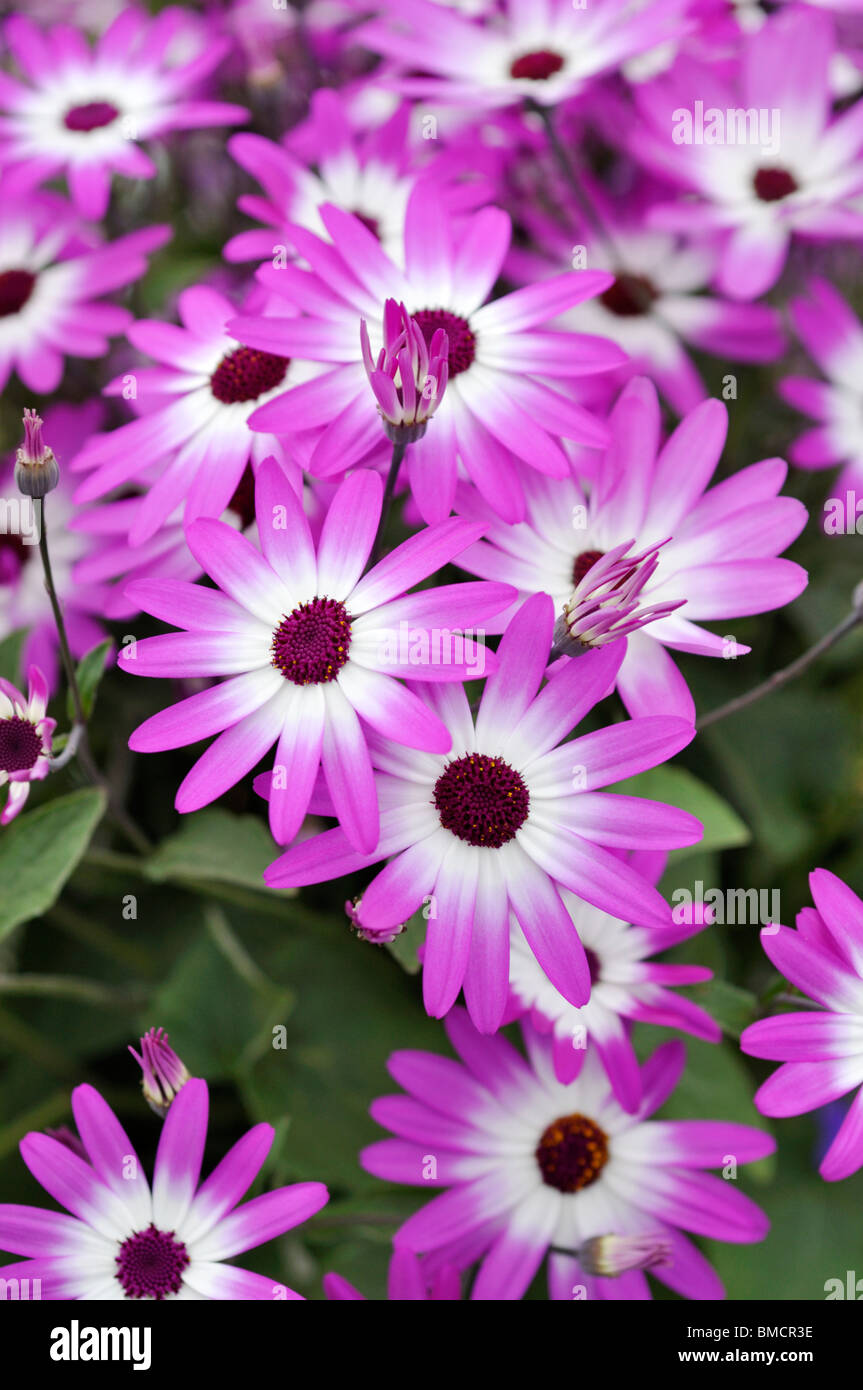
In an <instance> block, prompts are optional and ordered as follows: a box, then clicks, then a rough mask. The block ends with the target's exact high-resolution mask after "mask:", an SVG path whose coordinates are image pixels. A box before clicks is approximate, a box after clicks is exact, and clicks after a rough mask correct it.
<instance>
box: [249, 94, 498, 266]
mask: <svg viewBox="0 0 863 1390" xmlns="http://www.w3.org/2000/svg"><path fill="white" fill-rule="evenodd" d="M410 118H411V109H410V106H409V104H407V103H404V104H400V105H399V106H398V107H397V108H396V110H395V111H394V112H393V114H392V115H391V116H390V117H389V119H388V120H386V121H384V122H383V124H380V125H375V126H372V127H370V128H368V129H364V130H357V129H355V128H354V127H353V126H352V124H351V121H350V119H349V117H348V115H347V114H346V110H345V101H344V98H343V96H342V94H341V93H338V92H333V91H329V90H327V89H323V90H319V91H316V92H315V93H314V95H313V97H312V101H311V110H310V114H309V118H308V120H307V121H304V122H303V124H302V125H300V126H298V127H297V128H296V129H295V130H292V131H290V132H289V134H288V135H286V136H285V138H284V140H283V141H282V142H281V143H280V144H276V143H275V141H273V140H267V139H266V138H265V137H264V136H262V135H254V134H246V133H243V134H241V135H232V136H231V139H230V140H229V141H228V150H229V152H230V154H231V155H232V156H233V158H234V159H235V160H236V162H237V163H238V164H239V165H240V166H241V168H243V169H245V170H246V172H247V173H248V174H251V175H252V177H253V178H255V179H257V181H258V183H259V184H260V185H261V188H262V189H263V194H257V193H256V194H249V193H244V194H243V195H242V196H241V197H240V198H239V199H238V200H237V206H238V207H239V208H240V210H241V211H242V212H244V213H246V214H247V215H248V216H249V217H253V218H255V220H256V221H258V222H262V223H263V224H264V227H263V228H262V229H261V230H257V229H255V230H254V231H246V232H239V233H238V234H237V235H236V236H234V237H232V238H231V239H230V241H229V242H228V243H227V245H226V246H225V258H226V260H229V261H250V260H256V261H269V260H272V258H273V254H274V252H275V251H276V249H277V248H278V247H279V246H287V247H290V246H291V245H292V241H291V228H292V226H293V225H294V224H299V225H300V226H301V227H306V228H307V229H308V230H309V231H312V232H316V233H317V234H318V236H326V232H327V229H326V226H325V224H324V222H323V221H322V220H321V216H320V212H319V209H320V207H321V205H322V204H324V203H333V204H335V206H336V207H340V208H343V209H344V210H345V211H346V212H351V213H353V214H354V216H355V217H357V218H358V219H359V220H360V222H362V223H363V225H364V226H365V227H368V229H369V231H371V232H373V233H374V234H375V236H376V237H377V238H378V239H379V241H380V243H381V246H382V247H383V248H384V251H385V252H386V254H387V255H388V256H389V257H390V258H391V259H392V260H394V261H399V260H400V258H401V257H402V255H403V254H404V226H405V211H406V209H407V203H408V198H409V196H410V193H411V189H412V188H413V186H414V183H415V182H416V179H417V176H418V174H419V175H421V176H422V177H425V178H430V179H433V180H434V185H435V188H436V191H437V196H438V197H439V198H442V199H443V200H444V203H445V204H446V206H447V207H448V208H449V209H450V210H451V211H454V212H455V211H458V210H459V209H461V208H463V207H464V208H467V207H469V206H475V205H476V203H477V201H478V200H479V197H480V196H481V194H482V192H483V191H484V190H486V191H487V186H486V182H485V180H481V179H480V178H478V177H476V176H474V177H472V178H471V179H467V178H466V177H460V175H463V174H464V172H465V168H464V166H465V163H466V161H465V160H459V159H457V158H454V157H453V156H452V155H451V154H450V153H449V152H448V151H445V152H444V153H443V154H442V155H438V156H436V158H435V159H434V160H433V161H431V162H430V163H428V164H426V165H421V164H419V158H420V155H421V153H422V152H421V151H419V150H417V149H415V148H414V147H413V145H412V140H411V134H410ZM418 166H419V167H418Z"/></svg>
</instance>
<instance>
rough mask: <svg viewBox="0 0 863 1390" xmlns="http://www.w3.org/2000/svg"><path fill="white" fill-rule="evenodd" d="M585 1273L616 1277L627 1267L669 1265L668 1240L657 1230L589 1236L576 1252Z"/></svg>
mask: <svg viewBox="0 0 863 1390" xmlns="http://www.w3.org/2000/svg"><path fill="white" fill-rule="evenodd" d="M578 1259H579V1263H580V1265H581V1267H582V1269H583V1270H584V1272H585V1273H586V1274H598V1275H601V1277H602V1278H603V1279H616V1278H617V1276H618V1275H620V1274H626V1273H627V1272H628V1271H629V1270H630V1269H654V1268H655V1267H656V1266H657V1265H669V1264H671V1240H670V1238H669V1237H668V1236H666V1235H663V1234H662V1233H661V1232H660V1231H648V1232H646V1233H644V1234H642V1235H637V1236H615V1235H608V1236H593V1237H592V1239H590V1240H586V1241H585V1242H584V1245H582V1246H581V1247H580V1249H579V1252H578Z"/></svg>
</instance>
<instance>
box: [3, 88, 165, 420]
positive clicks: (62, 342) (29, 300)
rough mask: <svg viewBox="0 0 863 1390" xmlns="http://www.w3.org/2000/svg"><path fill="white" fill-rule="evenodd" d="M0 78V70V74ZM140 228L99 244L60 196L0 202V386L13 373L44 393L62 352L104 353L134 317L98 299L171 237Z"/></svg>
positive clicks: (58, 373) (56, 380) (137, 273)
mask: <svg viewBox="0 0 863 1390" xmlns="http://www.w3.org/2000/svg"><path fill="white" fill-rule="evenodd" d="M0 81H2V75H0ZM170 234H171V233H170V228H168V227H144V228H142V229H141V230H140V231H137V232H130V233H129V234H128V235H127V236H123V237H119V238H118V239H117V241H114V242H108V243H103V242H102V241H101V239H100V238H99V237H97V236H95V235H94V234H93V233H91V232H86V233H85V231H84V229H83V228H82V226H81V223H80V221H79V219H78V218H77V217H76V216H75V214H74V212H73V210H72V208H71V207H70V205H69V204H68V203H67V202H66V201H65V199H63V198H60V197H58V196H57V195H56V194H54V193H32V194H28V195H27V196H26V198H16V199H11V198H10V199H5V198H4V201H3V204H2V207H0V389H2V388H3V387H4V386H5V385H6V382H7V381H8V380H9V377H10V375H11V373H12V372H13V371H17V373H18V375H19V376H20V378H21V380H22V381H23V382H24V384H25V386H28V387H29V388H30V390H31V391H38V392H40V393H42V394H45V395H47V394H48V392H50V391H55V390H56V389H57V387H58V386H59V385H60V380H61V378H62V376H63V361H64V358H65V357H85V358H88V359H90V358H95V357H103V356H104V355H105V353H106V352H107V351H108V340H109V339H110V338H112V337H114V336H115V335H116V334H117V333H122V332H123V330H124V329H125V328H126V327H127V325H128V324H129V323H131V321H132V315H131V314H130V313H129V311H128V309H123V308H121V306H120V305H119V304H111V303H104V302H102V296H103V295H106V294H110V293H111V291H112V290H117V289H120V288H122V287H123V286H124V285H130V284H131V283H132V282H133V281H134V280H138V279H139V278H140V277H141V276H142V275H143V274H144V272H145V271H146V269H147V256H148V255H149V254H150V252H152V251H155V250H157V249H158V248H159V247H160V246H162V245H163V244H164V243H165V242H166V241H167V240H168V238H169V236H170Z"/></svg>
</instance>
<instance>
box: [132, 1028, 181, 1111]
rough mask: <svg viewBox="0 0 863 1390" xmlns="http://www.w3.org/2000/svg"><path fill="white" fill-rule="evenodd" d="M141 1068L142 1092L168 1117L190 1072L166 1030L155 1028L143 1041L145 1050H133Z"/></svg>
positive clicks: (155, 1107)
mask: <svg viewBox="0 0 863 1390" xmlns="http://www.w3.org/2000/svg"><path fill="white" fill-rule="evenodd" d="M129 1051H130V1052H131V1054H132V1056H133V1057H134V1058H135V1061H136V1062H137V1063H138V1065H139V1067H140V1068H141V1072H142V1076H141V1089H142V1090H143V1092H144V1099H145V1100H146V1102H147V1104H148V1105H149V1107H150V1109H151V1110H152V1111H153V1112H154V1113H155V1114H156V1115H158V1116H160V1117H161V1116H163V1115H164V1114H166V1112H167V1110H168V1108H169V1106H170V1105H171V1102H172V1101H173V1100H174V1098H175V1097H176V1095H177V1092H178V1091H179V1090H180V1089H181V1088H182V1087H183V1086H185V1084H186V1082H187V1081H188V1080H189V1073H188V1072H187V1071H186V1068H185V1066H184V1065H183V1063H182V1062H181V1061H180V1058H179V1057H178V1056H177V1054H176V1052H175V1051H174V1049H173V1048H172V1047H171V1046H170V1044H169V1042H168V1034H167V1033H166V1032H165V1030H164V1028H151V1029H150V1031H149V1032H148V1033H145V1034H144V1036H143V1038H142V1039H141V1051H140V1053H137V1052H136V1051H135V1049H134V1048H133V1047H130V1048H129Z"/></svg>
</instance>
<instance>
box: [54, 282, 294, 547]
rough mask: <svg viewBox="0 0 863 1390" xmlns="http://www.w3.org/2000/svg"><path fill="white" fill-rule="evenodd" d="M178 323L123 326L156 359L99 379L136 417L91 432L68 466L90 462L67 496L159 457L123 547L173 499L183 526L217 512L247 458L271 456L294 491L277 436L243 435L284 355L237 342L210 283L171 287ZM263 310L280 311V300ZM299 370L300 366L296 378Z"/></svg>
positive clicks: (148, 534) (102, 490) (145, 533)
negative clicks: (175, 295)
mask: <svg viewBox="0 0 863 1390" xmlns="http://www.w3.org/2000/svg"><path fill="white" fill-rule="evenodd" d="M177 306H178V309H179V314H180V320H181V324H182V327H179V326H177V325H175V324H171V323H161V322H159V321H158V320H141V321H140V322H138V323H134V324H132V326H131V327H130V328H129V330H128V338H129V341H130V343H132V345H133V346H134V347H136V348H137V349H138V350H139V351H140V352H144V353H147V354H148V355H149V356H150V357H153V358H155V360H156V362H158V363H159V364H160V365H159V366H156V367H135V368H134V369H133V370H132V372H131V373H128V372H127V373H124V374H123V375H122V376H120V377H117V378H116V379H115V380H114V381H112V382H111V383H110V384H109V386H108V387H106V390H105V394H106V395H115V396H124V397H125V396H128V394H129V382H130V380H131V381H132V383H133V387H134V392H135V394H134V396H133V397H132V404H133V405H134V406H135V408H136V409H137V410H138V411H139V412H143V413H141V414H139V418H138V419H137V420H132V421H130V422H129V424H126V425H121V426H120V428H119V429H116V430H111V431H110V432H109V433H107V434H103V435H100V436H98V437H96V438H95V439H93V440H91V441H90V442H89V444H88V445H87V447H86V448H84V449H83V450H82V451H81V453H80V454H79V455H78V457H77V458H76V459H74V460H73V462H72V468H73V469H74V471H75V472H81V471H84V470H85V469H89V470H91V471H90V473H89V476H88V477H87V478H86V479H85V480H84V481H83V482H82V483H81V484H80V485H79V487H78V490H77V492H76V494H75V500H76V501H77V502H79V503H80V502H89V501H92V500H93V499H94V498H98V497H104V496H105V494H106V493H108V492H111V491H112V490H113V489H114V488H117V487H120V486H123V485H125V484H127V483H129V482H131V481H133V480H135V479H136V478H137V477H138V476H139V475H140V474H142V473H144V472H145V471H146V469H147V468H149V467H150V466H151V465H153V464H154V463H156V462H157V461H158V462H159V464H160V476H159V478H158V479H156V480H155V481H154V482H153V483H152V485H151V486H150V487H149V488H148V490H147V496H146V498H145V499H144V501H143V502H142V503H141V504H140V506H138V507H137V508H136V515H135V518H134V521H133V523H132V526H131V530H130V533H129V541H130V543H131V544H132V545H142V544H143V543H144V542H145V541H149V540H150V539H151V538H152V537H154V536H155V535H156V533H157V532H158V531H159V529H160V528H161V527H162V526H163V525H164V523H165V521H166V520H167V519H168V518H169V517H170V516H171V515H172V513H173V512H174V510H175V509H176V508H177V507H179V506H180V505H182V507H183V518H184V521H185V522H186V524H188V523H189V522H191V521H194V520H195V519H196V518H197V517H199V516H219V515H220V514H221V513H222V512H223V511H224V509H225V508H226V507H227V506H228V504H229V502H230V500H231V498H232V497H233V495H234V493H235V492H236V489H237V486H238V484H239V482H240V479H241V478H242V476H243V472H244V469H245V467H246V465H247V463H251V464H252V466H253V468H257V466H258V465H259V463H260V462H261V460H262V459H264V458H269V457H271V456H272V457H275V458H278V459H279V460H280V462H281V463H282V465H283V468H284V470H285V472H286V473H287V475H288V476H289V477H290V478H291V480H292V484H293V487H294V488H295V490H296V491H297V492H299V491H300V489H301V480H302V475H301V472H300V469H299V467H298V466H297V464H296V463H295V462H294V461H293V458H291V457H289V456H288V454H287V452H286V450H285V449H284V447H283V445H282V443H281V441H280V440H278V439H277V438H275V436H274V435H271V434H252V433H251V432H250V430H249V428H248V421H249V416H250V415H251V414H252V412H253V411H255V410H256V409H257V407H259V406H260V405H261V403H262V402H264V401H269V400H272V399H273V397H275V396H277V395H278V394H279V393H280V392H281V390H282V389H283V387H284V385H285V382H286V380H287V379H288V378H289V374H290V377H291V378H294V377H295V376H296V369H295V368H294V366H293V365H292V364H291V362H290V361H289V359H288V358H287V357H284V356H281V355H278V354H275V353H271V352H259V351H257V350H256V349H254V348H248V347H239V346H238V345H237V343H236V341H235V340H234V339H233V338H232V337H230V336H229V334H228V333H227V332H226V330H225V323H226V321H227V320H228V319H230V318H231V317H232V316H233V315H234V313H235V312H236V311H235V309H234V306H233V305H232V304H231V303H230V302H229V301H228V300H227V299H225V298H224V296H223V295H221V294H220V293H219V292H218V291H217V290H214V289H211V288H210V287H208V286H206V285H197V286H194V287H193V288H192V289H188V290H184V291H183V292H182V294H180V295H179V297H178V301H177ZM264 312H266V313H270V312H276V313H282V312H284V310H283V306H282V305H281V304H280V303H275V304H270V303H269V302H268V303H266V304H265V305H264ZM309 374H310V373H309V372H308V371H307V372H306V373H305V376H304V375H303V373H302V372H300V375H299V380H304V379H305V377H306V376H308V375H309Z"/></svg>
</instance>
